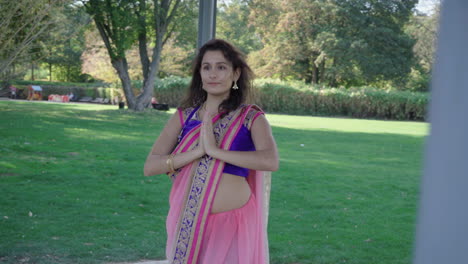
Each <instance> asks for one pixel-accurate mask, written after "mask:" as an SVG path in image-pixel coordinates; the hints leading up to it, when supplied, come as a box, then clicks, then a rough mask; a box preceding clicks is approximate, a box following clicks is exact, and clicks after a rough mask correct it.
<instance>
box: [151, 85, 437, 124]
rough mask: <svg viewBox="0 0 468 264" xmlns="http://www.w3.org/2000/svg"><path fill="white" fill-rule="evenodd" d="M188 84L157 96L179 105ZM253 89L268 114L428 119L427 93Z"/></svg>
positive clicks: (159, 87) (308, 87) (166, 88)
mask: <svg viewBox="0 0 468 264" xmlns="http://www.w3.org/2000/svg"><path fill="white" fill-rule="evenodd" d="M189 81H190V79H188V78H180V77H171V78H165V79H162V80H158V81H157V82H156V86H155V92H154V93H155V96H156V98H157V99H158V101H159V102H160V103H167V104H169V105H170V106H173V107H175V106H178V105H179V103H180V101H181V99H182V98H183V97H184V96H185V92H186V89H187V87H188V83H189ZM254 87H255V91H254V93H255V98H254V101H255V102H256V103H257V104H259V105H260V106H261V107H262V108H263V109H264V110H265V111H268V112H274V113H282V114H295V115H316V116H349V117H354V118H370V119H390V120H426V113H427V107H428V101H429V96H428V94H427V93H418V92H410V91H397V90H381V89H376V88H371V87H359V88H348V89H345V88H329V87H326V86H323V85H322V86H318V85H317V86H314V85H312V86H311V85H309V84H306V83H304V82H299V81H292V82H284V81H278V80H272V79H260V80H256V81H255V83H254Z"/></svg>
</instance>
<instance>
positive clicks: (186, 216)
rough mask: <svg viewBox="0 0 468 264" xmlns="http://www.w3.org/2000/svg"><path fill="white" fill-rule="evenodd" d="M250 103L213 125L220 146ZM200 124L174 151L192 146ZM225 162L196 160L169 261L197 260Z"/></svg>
mask: <svg viewBox="0 0 468 264" xmlns="http://www.w3.org/2000/svg"><path fill="white" fill-rule="evenodd" d="M249 109H250V106H248V107H242V108H240V109H239V110H237V111H234V112H231V113H230V114H228V115H227V116H225V117H224V118H223V119H221V122H220V123H217V124H216V125H215V126H214V130H213V131H214V134H215V137H218V140H219V141H218V142H221V143H220V144H219V145H220V147H221V148H223V149H229V147H230V145H231V144H232V141H233V140H234V138H235V135H236V134H237V133H238V131H239V130H240V127H241V125H242V121H243V120H244V118H245V115H246V113H248V112H249ZM220 116H221V114H218V115H217V116H215V117H214V118H213V119H212V122H213V123H215V122H217V121H218V120H219V119H220ZM200 127H201V124H200V125H197V126H196V127H195V128H193V129H191V130H190V131H189V132H188V133H187V134H186V136H185V137H184V138H183V139H182V140H181V142H180V143H179V145H178V146H177V147H176V149H175V150H174V152H175V153H180V152H185V151H187V150H188V149H189V148H190V147H194V146H195V144H196V143H195V142H197V140H198V138H199V136H200ZM224 165H225V162H224V161H220V160H217V159H213V158H212V157H209V156H205V157H202V159H201V160H200V161H199V164H198V166H197V167H196V170H195V171H194V174H193V180H192V182H191V184H189V185H188V186H187V187H188V189H187V198H186V199H185V201H184V204H185V206H184V207H183V208H185V209H183V210H181V212H180V218H179V221H178V222H179V223H178V225H177V226H178V227H177V230H178V231H177V232H176V237H175V240H174V242H176V243H175V244H174V247H173V251H172V257H171V258H172V259H171V261H172V262H171V263H196V261H197V259H198V254H199V252H200V248H201V246H202V244H203V241H202V239H203V233H204V230H205V226H206V220H207V218H208V215H209V213H210V212H211V207H212V203H213V200H214V197H215V194H216V190H217V188H218V184H219V182H220V178H221V175H222V170H223V169H224Z"/></svg>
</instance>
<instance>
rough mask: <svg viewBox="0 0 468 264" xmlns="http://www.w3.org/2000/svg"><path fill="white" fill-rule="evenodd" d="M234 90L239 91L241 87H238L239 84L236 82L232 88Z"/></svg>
mask: <svg viewBox="0 0 468 264" xmlns="http://www.w3.org/2000/svg"><path fill="white" fill-rule="evenodd" d="M232 89H234V90H237V89H239V86H237V82H234V86H233V87H232Z"/></svg>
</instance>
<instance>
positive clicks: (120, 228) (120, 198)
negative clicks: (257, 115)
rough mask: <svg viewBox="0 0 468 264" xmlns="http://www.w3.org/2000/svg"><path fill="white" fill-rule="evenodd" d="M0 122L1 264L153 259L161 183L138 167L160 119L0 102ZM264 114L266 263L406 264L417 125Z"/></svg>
mask: <svg viewBox="0 0 468 264" xmlns="http://www.w3.org/2000/svg"><path fill="white" fill-rule="evenodd" d="M0 115H1V116H2V120H4V122H3V126H4V127H5V128H6V129H2V130H0V135H1V136H0V145H1V151H2V153H3V154H4V155H2V159H1V161H0V190H1V193H2V199H0V208H2V210H1V214H0V233H1V234H2V236H1V237H0V262H2V263H5V264H9V263H12V264H13V263H20V262H23V263H38V264H50V263H61V264H72V263H87V264H94V263H96V264H97V263H119V262H125V263H134V262H137V261H139V260H142V259H145V260H156V259H163V258H164V255H165V253H164V247H165V242H166V241H165V239H166V231H165V230H166V229H165V220H166V214H167V209H168V202H167V200H168V196H169V190H170V185H171V181H170V180H169V179H168V178H167V176H166V175H158V176H155V177H146V178H145V177H144V176H143V170H142V166H143V162H144V160H145V158H146V155H147V153H148V152H149V151H150V149H151V146H152V144H153V142H154V140H155V139H156V137H157V136H158V134H159V133H160V132H161V131H162V129H163V127H164V124H165V122H167V120H168V119H169V118H170V114H166V113H162V112H159V111H155V110H151V111H149V110H148V111H144V112H134V111H126V110H118V109H117V107H115V106H103V105H90V104H41V103H24V102H18V101H1V102H0ZM266 117H267V118H268V120H269V122H270V124H271V126H272V131H273V134H274V136H275V139H276V142H277V145H278V150H279V153H280V169H279V171H277V172H274V173H273V178H272V189H271V190H272V192H271V202H270V211H269V222H268V233H269V246H270V257H271V263H277V264H280V263H281V264H286V263H302V264H318V263H347V264H363V263H379V264H409V263H411V256H412V254H411V250H412V245H413V243H412V241H413V238H414V232H415V220H416V212H417V201H418V195H419V188H418V184H419V181H420V172H421V166H422V150H423V145H424V137H425V136H426V135H427V128H428V125H427V124H425V123H421V122H393V121H386V122H382V121H375V120H354V119H348V118H346V119H341V118H317V117H305V116H290V115H275V114H267V115H266ZM383 249H384V250H383Z"/></svg>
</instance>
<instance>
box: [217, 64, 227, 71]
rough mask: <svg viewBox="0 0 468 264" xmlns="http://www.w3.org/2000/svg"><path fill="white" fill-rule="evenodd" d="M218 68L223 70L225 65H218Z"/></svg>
mask: <svg viewBox="0 0 468 264" xmlns="http://www.w3.org/2000/svg"><path fill="white" fill-rule="evenodd" d="M218 69H219V70H225V69H226V66H223V65H220V66H218Z"/></svg>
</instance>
